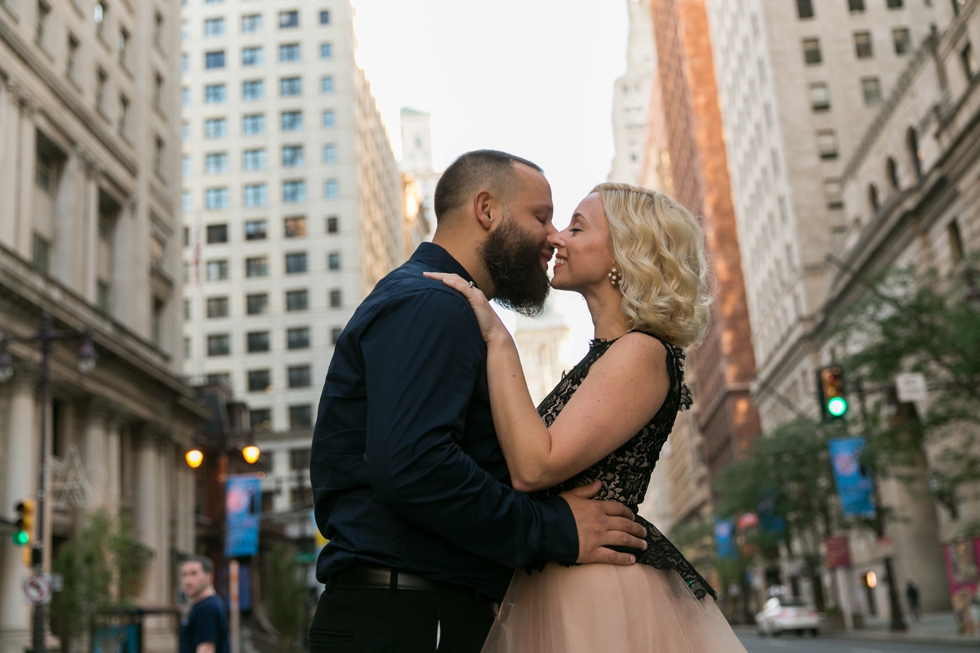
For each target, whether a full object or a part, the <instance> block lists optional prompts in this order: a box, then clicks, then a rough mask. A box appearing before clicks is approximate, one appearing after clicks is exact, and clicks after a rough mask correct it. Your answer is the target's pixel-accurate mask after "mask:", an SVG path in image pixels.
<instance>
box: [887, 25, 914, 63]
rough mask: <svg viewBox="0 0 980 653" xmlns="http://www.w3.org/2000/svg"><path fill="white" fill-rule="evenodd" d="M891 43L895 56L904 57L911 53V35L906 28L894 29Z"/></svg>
mask: <svg viewBox="0 0 980 653" xmlns="http://www.w3.org/2000/svg"><path fill="white" fill-rule="evenodd" d="M892 42H893V43H894V44H895V54H897V55H898V56H900V57H901V56H904V55H906V54H909V53H910V52H912V34H911V32H909V29H908V28H907V27H896V28H895V29H893V30H892Z"/></svg>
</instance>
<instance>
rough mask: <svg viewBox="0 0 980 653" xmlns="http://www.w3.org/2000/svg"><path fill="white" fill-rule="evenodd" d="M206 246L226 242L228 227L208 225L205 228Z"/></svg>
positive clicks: (224, 225)
mask: <svg viewBox="0 0 980 653" xmlns="http://www.w3.org/2000/svg"><path fill="white" fill-rule="evenodd" d="M207 239H208V245H216V244H218V243H227V242H228V225H226V224H209V225H208V228H207Z"/></svg>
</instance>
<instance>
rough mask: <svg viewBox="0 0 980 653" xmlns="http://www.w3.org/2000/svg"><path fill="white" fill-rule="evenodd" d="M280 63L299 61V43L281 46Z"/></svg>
mask: <svg viewBox="0 0 980 653" xmlns="http://www.w3.org/2000/svg"><path fill="white" fill-rule="evenodd" d="M279 61H280V62H282V63H289V62H291V61H299V43H284V44H283V45H280V46H279Z"/></svg>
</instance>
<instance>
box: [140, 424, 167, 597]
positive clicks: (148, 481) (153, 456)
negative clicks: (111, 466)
mask: <svg viewBox="0 0 980 653" xmlns="http://www.w3.org/2000/svg"><path fill="white" fill-rule="evenodd" d="M134 445H135V446H134V448H135V452H134V455H133V459H134V462H135V481H136V483H135V486H136V487H135V489H136V496H135V498H134V502H133V526H134V528H135V531H136V536H137V537H138V539H139V541H140V543H141V544H143V546H145V547H147V548H148V549H150V550H151V551H153V558H152V559H151V561H150V564H149V565H148V567H147V571H146V579H145V580H144V582H143V589H142V591H141V592H140V597H139V598H140V603H141V604H143V605H147V606H149V605H153V604H155V602H156V598H157V596H159V587H160V579H159V575H158V574H157V571H156V570H157V564H158V561H159V558H160V556H162V555H166V552H165V551H160V549H159V541H160V531H161V523H160V521H161V519H160V515H159V513H158V509H157V506H158V505H159V504H158V499H159V496H158V495H159V492H160V481H159V478H158V474H159V465H158V464H157V456H158V453H157V445H156V442H155V441H154V437H153V433H152V431H151V430H150V427H147V426H144V427H143V428H142V429H140V431H139V433H134Z"/></svg>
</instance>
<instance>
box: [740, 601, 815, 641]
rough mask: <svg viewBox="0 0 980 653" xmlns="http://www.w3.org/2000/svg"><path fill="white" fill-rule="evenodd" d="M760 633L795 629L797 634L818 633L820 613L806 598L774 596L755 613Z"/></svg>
mask: <svg viewBox="0 0 980 653" xmlns="http://www.w3.org/2000/svg"><path fill="white" fill-rule="evenodd" d="M755 622H756V625H757V626H758V629H759V634H760V635H763V636H764V635H782V634H783V633H784V632H786V631H796V634H797V635H800V636H802V635H804V634H805V633H811V634H813V635H814V636H816V635H818V634H819V633H820V613H818V612H817V609H816V608H815V607H813V604H812V603H810V602H809V601H807V600H806V599H801V598H792V597H788V596H774V597H772V598H771V599H769V600H768V601H766V604H765V605H764V606H763V607H762V612H760V613H759V614H757V615H755Z"/></svg>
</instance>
